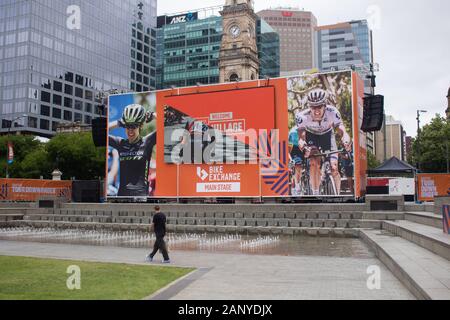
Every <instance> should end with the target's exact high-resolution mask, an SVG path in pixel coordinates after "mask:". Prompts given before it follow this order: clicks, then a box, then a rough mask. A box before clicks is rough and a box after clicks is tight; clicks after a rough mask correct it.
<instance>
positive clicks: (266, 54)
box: [256, 19, 281, 78]
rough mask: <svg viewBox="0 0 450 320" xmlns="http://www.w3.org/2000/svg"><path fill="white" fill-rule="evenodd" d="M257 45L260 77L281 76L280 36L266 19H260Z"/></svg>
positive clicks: (257, 29) (257, 30)
mask: <svg viewBox="0 0 450 320" xmlns="http://www.w3.org/2000/svg"><path fill="white" fill-rule="evenodd" d="M256 34H257V45H258V55H259V62H260V66H259V68H260V70H259V73H260V77H261V78H264V77H270V78H278V77H279V76H280V63H281V61H280V36H279V35H278V33H277V32H276V31H275V30H274V29H273V28H272V27H271V26H270V25H269V24H268V23H267V22H266V21H264V19H258V22H257V28H256Z"/></svg>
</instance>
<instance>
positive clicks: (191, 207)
mask: <svg viewBox="0 0 450 320" xmlns="http://www.w3.org/2000/svg"><path fill="white" fill-rule="evenodd" d="M159 206H160V207H161V210H162V211H163V212H164V213H168V212H219V211H221V212H242V213H250V212H263V213H264V212H268V213H275V212H304V213H308V212H326V213H328V212H336V213H339V212H362V211H366V210H367V205H365V204H361V203H351V204H341V203H337V204H329V203H328V204H282V203H278V204H160V205H159ZM154 207H155V205H154V204H136V203H104V204H84V203H66V204H62V205H61V209H63V210H79V211H81V210H94V211H97V210H100V211H128V212H135V211H136V212H140V211H142V212H146V213H147V214H149V213H153V210H154Z"/></svg>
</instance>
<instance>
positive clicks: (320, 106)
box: [311, 104, 325, 110]
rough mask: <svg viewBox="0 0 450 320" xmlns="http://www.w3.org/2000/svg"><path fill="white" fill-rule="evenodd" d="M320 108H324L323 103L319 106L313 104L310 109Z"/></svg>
mask: <svg viewBox="0 0 450 320" xmlns="http://www.w3.org/2000/svg"><path fill="white" fill-rule="evenodd" d="M322 108H325V105H324V104H323V105H321V106H313V107H311V109H313V110H318V109H322Z"/></svg>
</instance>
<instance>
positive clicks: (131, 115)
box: [122, 104, 146, 125]
mask: <svg viewBox="0 0 450 320" xmlns="http://www.w3.org/2000/svg"><path fill="white" fill-rule="evenodd" d="M145 116H146V113H145V109H144V107H143V106H141V105H140V104H130V105H129V106H127V107H126V108H125V110H124V111H123V116H122V122H123V123H124V124H125V125H127V124H143V123H144V122H145Z"/></svg>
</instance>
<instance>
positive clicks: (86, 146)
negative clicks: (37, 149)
mask: <svg viewBox="0 0 450 320" xmlns="http://www.w3.org/2000/svg"><path fill="white" fill-rule="evenodd" d="M45 149H46V151H47V154H48V161H49V163H50V164H51V165H52V166H53V169H56V168H58V169H59V170H61V172H62V173H63V179H66V180H69V179H71V178H72V177H75V178H76V179H77V180H96V179H98V178H104V176H105V161H106V154H105V153H106V150H105V148H96V147H95V145H94V142H93V141H92V135H91V133H75V134H59V135H57V136H55V137H54V138H53V139H51V140H50V142H48V143H47V145H46V148H45Z"/></svg>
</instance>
